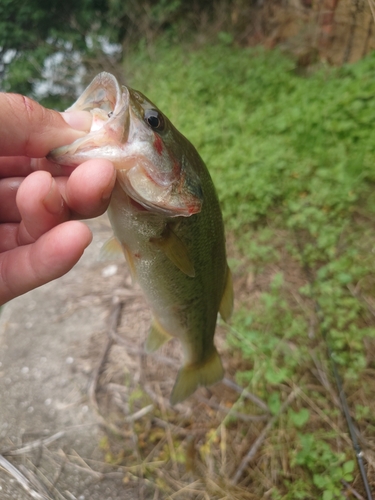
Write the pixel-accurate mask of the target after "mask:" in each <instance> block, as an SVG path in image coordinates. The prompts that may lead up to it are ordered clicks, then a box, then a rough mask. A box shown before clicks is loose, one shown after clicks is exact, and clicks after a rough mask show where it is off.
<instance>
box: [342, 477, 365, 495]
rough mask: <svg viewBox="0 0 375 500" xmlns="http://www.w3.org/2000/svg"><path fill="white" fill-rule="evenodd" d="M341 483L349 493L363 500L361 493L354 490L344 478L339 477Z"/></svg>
mask: <svg viewBox="0 0 375 500" xmlns="http://www.w3.org/2000/svg"><path fill="white" fill-rule="evenodd" d="M341 482H342V484H343V485H344V486H345V488H346V489H347V490H348V492H349V493H351V494H352V495H353V496H355V497H356V498H358V500H365V499H364V497H363V496H362V495H360V494H359V493H358V491H356V490H355V489H354V488H353V486H351V485H350V484H349V483H347V482H346V481H345V480H344V479H341Z"/></svg>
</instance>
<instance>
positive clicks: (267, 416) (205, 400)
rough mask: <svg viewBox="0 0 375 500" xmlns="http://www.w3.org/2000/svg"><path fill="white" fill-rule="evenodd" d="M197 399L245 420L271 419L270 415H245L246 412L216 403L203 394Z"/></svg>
mask: <svg viewBox="0 0 375 500" xmlns="http://www.w3.org/2000/svg"><path fill="white" fill-rule="evenodd" d="M197 399H198V401H200V402H202V403H204V404H206V405H207V406H210V407H211V408H213V409H215V410H219V411H221V412H223V413H226V414H228V413H230V416H231V417H234V418H237V419H238V420H242V421H243V422H261V421H264V420H268V419H269V415H245V414H244V413H240V412H238V411H232V408H226V407H225V406H223V405H220V404H218V403H215V402H214V401H210V400H209V399H207V398H204V397H203V396H197Z"/></svg>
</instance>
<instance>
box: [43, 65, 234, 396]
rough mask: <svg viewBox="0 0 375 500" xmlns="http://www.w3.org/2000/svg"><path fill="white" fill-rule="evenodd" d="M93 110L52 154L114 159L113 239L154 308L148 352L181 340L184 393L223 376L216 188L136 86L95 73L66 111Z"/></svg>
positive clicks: (226, 285) (76, 159)
mask: <svg viewBox="0 0 375 500" xmlns="http://www.w3.org/2000/svg"><path fill="white" fill-rule="evenodd" d="M73 110H86V111H90V112H91V113H92V115H93V122H92V127H91V131H90V133H88V134H87V136H85V137H84V138H82V139H78V140H77V141H75V142H74V143H73V144H70V145H67V146H63V147H61V148H58V149H55V150H54V151H52V152H51V153H50V155H49V158H50V159H52V160H53V161H55V162H57V163H59V164H62V165H68V166H76V165H79V164H80V163H82V162H83V161H86V160H88V159H90V158H105V159H109V160H111V161H112V162H113V164H114V165H115V167H116V170H117V180H116V184H115V188H114V190H113V193H112V197H111V202H110V205H109V209H108V215H109V219H110V222H111V225H112V228H113V231H114V236H115V239H114V240H112V241H111V242H109V243H108V244H107V248H108V249H109V250H110V251H111V248H112V249H113V248H114V247H115V246H116V245H117V246H119V247H121V249H122V251H123V253H124V254H125V257H126V260H127V262H128V264H129V267H130V270H131V273H132V275H133V277H134V278H135V279H136V280H137V281H138V282H139V284H140V286H141V288H142V290H143V292H144V294H145V296H146V299H147V301H148V303H149V304H150V306H151V309H152V313H153V322H152V326H151V328H150V332H149V335H148V338H147V341H146V350H147V351H148V352H152V351H155V350H156V349H158V347H160V346H161V345H162V344H163V343H164V342H165V341H167V340H169V339H170V338H171V337H177V338H179V339H180V341H181V344H182V347H183V352H184V365H183V367H182V368H181V369H180V371H179V373H178V375H177V379H176V382H175V385H174V387H173V390H172V394H171V398H170V400H171V403H172V404H175V403H178V402H181V401H183V400H184V399H186V398H187V397H188V396H189V395H191V394H192V393H193V392H194V391H195V390H196V389H197V387H199V386H209V385H211V384H213V383H215V382H217V381H219V380H221V379H222V378H223V375H224V371H223V367H222V364H221V360H220V357H219V355H218V353H217V350H216V348H215V346H214V341H213V339H214V333H215V327H216V321H217V315H218V312H219V311H220V315H221V316H222V318H223V319H224V320H225V321H227V320H228V319H229V317H230V315H231V312H232V307H233V292H232V281H231V274H230V270H229V267H228V265H227V259H226V251H225V237H224V227H223V220H222V215H221V210H220V206H219V201H218V198H217V195H216V191H215V188H214V185H213V182H212V180H211V177H210V174H209V172H208V170H207V167H206V166H205V164H204V163H203V161H202V159H201V158H200V156H199V154H198V153H197V151H196V149H195V148H194V146H193V145H192V144H191V143H190V142H189V141H188V140H187V139H186V138H185V137H184V136H183V135H182V134H181V133H180V132H179V131H178V130H177V129H176V128H175V127H174V126H173V125H172V123H171V122H170V121H169V120H168V118H167V117H166V116H165V115H163V113H162V112H161V111H160V110H159V109H158V108H157V107H156V106H155V105H154V104H153V103H152V102H151V101H149V100H148V99H147V98H146V97H145V96H144V95H143V94H141V93H140V92H138V91H135V90H133V89H131V88H128V87H125V86H120V85H119V83H118V81H117V80H116V78H115V77H114V76H113V75H111V74H109V73H100V74H99V75H98V76H97V77H96V78H95V79H94V80H93V81H92V83H91V84H90V85H89V86H88V88H87V89H86V90H85V91H84V92H83V94H82V95H81V97H79V98H78V100H77V101H76V102H75V103H74V104H73V106H71V107H70V108H69V109H68V110H67V111H73Z"/></svg>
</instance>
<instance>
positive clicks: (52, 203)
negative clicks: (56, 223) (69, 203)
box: [42, 177, 64, 215]
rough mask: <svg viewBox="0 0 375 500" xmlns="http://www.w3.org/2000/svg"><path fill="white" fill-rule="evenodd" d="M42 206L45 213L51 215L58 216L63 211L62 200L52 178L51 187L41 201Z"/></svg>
mask: <svg viewBox="0 0 375 500" xmlns="http://www.w3.org/2000/svg"><path fill="white" fill-rule="evenodd" d="M42 203H43V205H44V207H45V209H46V210H47V212H49V213H50V214H52V215H59V214H61V213H62V211H63V210H64V200H63V198H62V196H61V194H60V191H59V190H58V188H57V185H56V182H55V179H54V178H53V177H52V179H51V186H50V188H49V191H48V193H47V194H46V196H45V197H44V199H43V202H42Z"/></svg>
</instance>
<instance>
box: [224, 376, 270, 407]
mask: <svg viewBox="0 0 375 500" xmlns="http://www.w3.org/2000/svg"><path fill="white" fill-rule="evenodd" d="M222 382H223V384H225V385H226V386H227V387H230V388H231V389H233V390H235V391H236V392H239V393H241V395H242V396H243V397H244V398H246V399H250V401H252V402H253V403H255V404H256V405H258V406H259V407H260V408H262V410H264V411H266V412H267V413H270V409H269V408H268V406H267V404H266V403H265V402H264V401H263V400H261V399H260V398H258V396H255V394H252V393H251V392H249V391H248V390H247V389H244V388H243V387H241V386H239V385H238V384H236V383H235V382H233V381H232V380H229V378H224V379H223V380H222Z"/></svg>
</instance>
